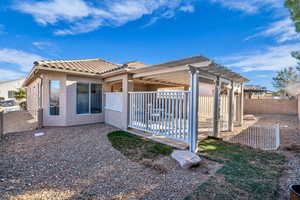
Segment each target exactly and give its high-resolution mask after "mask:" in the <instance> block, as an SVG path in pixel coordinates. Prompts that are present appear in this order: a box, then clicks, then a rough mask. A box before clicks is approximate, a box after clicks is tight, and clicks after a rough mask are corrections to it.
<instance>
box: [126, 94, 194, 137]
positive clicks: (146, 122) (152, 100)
mask: <svg viewBox="0 0 300 200" xmlns="http://www.w3.org/2000/svg"><path fill="white" fill-rule="evenodd" d="M189 99H190V91H159V92H157V91H155V92H129V101H130V104H129V106H130V114H129V127H130V128H135V129H138V130H142V131H145V132H149V133H152V134H154V135H159V136H164V137H168V138H173V139H176V140H180V141H184V142H187V141H188V121H189V114H188V112H189V111H188V102H189Z"/></svg>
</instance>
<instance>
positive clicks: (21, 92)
mask: <svg viewBox="0 0 300 200" xmlns="http://www.w3.org/2000/svg"><path fill="white" fill-rule="evenodd" d="M15 98H16V99H17V100H22V99H25V98H26V92H25V89H24V88H19V89H18V91H15Z"/></svg>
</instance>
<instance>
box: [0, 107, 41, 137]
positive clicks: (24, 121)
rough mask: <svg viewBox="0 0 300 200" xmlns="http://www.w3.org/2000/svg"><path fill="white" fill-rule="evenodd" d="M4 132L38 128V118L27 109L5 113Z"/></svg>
mask: <svg viewBox="0 0 300 200" xmlns="http://www.w3.org/2000/svg"><path fill="white" fill-rule="evenodd" d="M3 124H4V134H6V133H14V132H22V131H28V130H34V129H36V126H37V122H36V120H35V119H34V118H33V117H32V116H31V115H30V114H29V113H28V112H27V111H16V112H9V113H5V114H4V119H3Z"/></svg>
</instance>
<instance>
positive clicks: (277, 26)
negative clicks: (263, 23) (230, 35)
mask: <svg viewBox="0 0 300 200" xmlns="http://www.w3.org/2000/svg"><path fill="white" fill-rule="evenodd" d="M259 36H263V37H274V39H275V40H276V42H278V43H283V42H286V41H292V40H299V39H300V34H299V33H297V32H296V30H295V24H294V22H293V21H292V20H291V19H290V18H289V17H286V18H284V19H281V20H278V21H275V22H273V23H271V24H270V25H268V26H267V27H266V28H265V30H264V31H261V32H259V33H257V34H255V35H253V36H250V37H248V38H247V39H246V40H249V39H252V38H256V37H259Z"/></svg>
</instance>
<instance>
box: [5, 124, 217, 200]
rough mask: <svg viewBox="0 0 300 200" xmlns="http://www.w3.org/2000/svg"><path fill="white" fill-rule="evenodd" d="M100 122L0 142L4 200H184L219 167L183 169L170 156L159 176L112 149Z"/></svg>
mask: <svg viewBox="0 0 300 200" xmlns="http://www.w3.org/2000/svg"><path fill="white" fill-rule="evenodd" d="M114 130H115V128H113V127H110V126H108V125H104V124H94V125H88V126H78V127H68V128H45V129H42V130H39V131H38V132H44V133H45V135H43V136H39V137H35V136H34V133H36V132H37V131H27V132H19V133H12V134H7V137H6V139H5V140H3V141H1V143H0V193H1V195H2V196H1V197H2V198H3V199H10V200H14V199H18V200H21V199H22V200H25V199H26V200H27V199H183V198H184V197H185V196H186V195H188V194H189V193H190V192H192V191H193V190H194V189H195V188H197V187H198V186H199V185H200V184H201V183H203V182H205V181H207V180H208V178H209V177H210V176H211V175H213V174H214V173H215V171H216V170H217V169H219V168H220V167H221V166H220V165H219V164H216V163H215V162H213V161H208V160H205V161H204V162H203V163H202V165H201V166H200V167H197V168H193V169H189V170H184V169H181V168H180V167H179V165H178V164H177V163H176V162H175V161H174V160H172V159H171V158H170V157H163V158H160V160H158V161H156V162H159V163H161V164H162V165H163V166H164V167H165V168H166V169H167V171H165V172H161V171H158V170H156V169H153V168H150V167H146V166H145V165H142V164H140V163H138V162H133V161H131V160H129V159H128V158H126V157H125V156H124V155H122V154H121V153H120V152H119V151H117V150H116V149H114V148H113V147H112V146H111V144H110V142H109V141H108V139H107V137H106V135H107V133H109V132H112V131H114Z"/></svg>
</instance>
